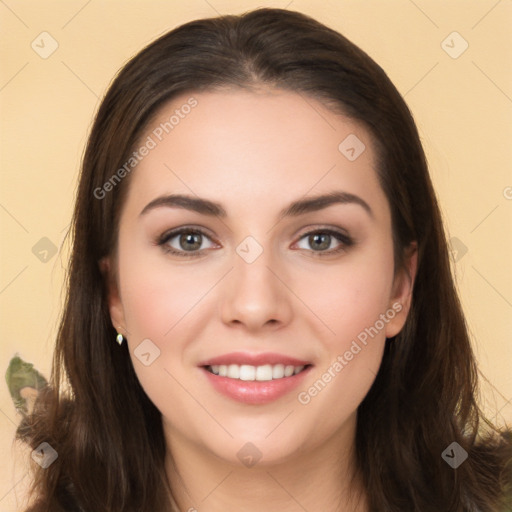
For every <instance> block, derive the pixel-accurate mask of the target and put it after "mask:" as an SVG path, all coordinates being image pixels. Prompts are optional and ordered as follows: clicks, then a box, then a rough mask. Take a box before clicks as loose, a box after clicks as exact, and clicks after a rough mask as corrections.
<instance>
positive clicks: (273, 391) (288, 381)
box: [201, 366, 312, 405]
mask: <svg viewBox="0 0 512 512" xmlns="http://www.w3.org/2000/svg"><path fill="white" fill-rule="evenodd" d="M311 368H312V366H308V367H307V368H305V369H304V370H302V371H301V372H300V373H297V374H296V375H292V376H291V377H283V378H282V379H275V380H264V381H246V380H240V379H230V378H228V377H220V376H219V375H215V374H213V373H211V372H210V371H208V370H207V369H206V368H204V367H202V368H201V370H202V371H203V372H204V373H205V374H206V377H207V378H208V380H209V381H210V383H211V384H212V386H213V387H214V388H215V389H216V390H217V391H218V392H219V393H222V394H223V395H225V396H227V397H228V398H231V399H233V400H236V401H238V402H241V403H244V404H250V405H262V404H267V403H269V402H273V401H274V400H277V399H278V398H281V397H282V396H284V395H286V394H287V393H290V392H291V391H293V390H294V389H295V388H297V387H298V386H299V384H300V383H301V382H302V381H303V380H304V378H305V376H306V374H307V373H309V370H311Z"/></svg>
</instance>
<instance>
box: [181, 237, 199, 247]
mask: <svg viewBox="0 0 512 512" xmlns="http://www.w3.org/2000/svg"><path fill="white" fill-rule="evenodd" d="M199 236H200V235H199V234H187V235H182V240H185V244H188V243H191V244H194V239H197V238H199ZM195 245H196V246H197V247H192V249H198V248H199V247H200V246H201V242H197V241H196V243H195ZM189 249H190V247H189Z"/></svg>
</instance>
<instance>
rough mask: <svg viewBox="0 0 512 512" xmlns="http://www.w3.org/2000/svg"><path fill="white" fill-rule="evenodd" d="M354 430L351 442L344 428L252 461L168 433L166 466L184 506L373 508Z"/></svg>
mask: <svg viewBox="0 0 512 512" xmlns="http://www.w3.org/2000/svg"><path fill="white" fill-rule="evenodd" d="M350 430H351V441H352V442H347V441H348V439H347V435H346V434H347V432H339V433H337V434H336V435H335V436H333V439H331V440H329V442H325V443H323V444H322V445H321V446H317V447H315V449H314V450H311V451H307V452H302V453H297V454H294V455H293V456H290V457H289V458H287V459H286V460H283V461H279V462H273V463H267V464H265V465H263V464H261V463H257V464H256V465H254V466H252V467H245V466H243V465H242V464H239V465H236V464H233V463H231V462H229V461H225V460H223V459H220V458H219V457H217V456H216V455H215V454H213V453H207V452H206V451H205V450H204V448H202V447H200V446H198V445H197V444H194V443H191V442H190V441H189V440H187V439H185V438H179V436H178V438H177V433H176V432H172V436H171V433H168V434H166V437H167V446H168V453H167V457H166V470H167V475H168V478H169V483H170V487H171V489H172V494H173V497H174V499H175V501H176V503H177V505H178V507H179V510H181V511H182V512H225V511H226V510H244V511H246V512H261V510H265V511H266V512H304V510H307V511H308V512H320V511H322V512H324V511H325V510H330V511H339V512H342V511H343V512H368V510H369V509H368V505H367V503H366V498H365V493H364V491H363V486H362V484H361V480H360V478H359V477H358V476H357V475H356V474H355V472H354V468H355V467H356V465H355V455H354V450H353V447H354V443H353V441H354V435H355V428H353V429H350ZM171 439H172V442H171ZM342 440H343V441H344V442H343V443H342V444H340V443H341V441H342ZM333 446H337V447H338V448H337V450H333ZM340 447H341V448H340Z"/></svg>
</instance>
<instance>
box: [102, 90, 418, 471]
mask: <svg viewBox="0 0 512 512" xmlns="http://www.w3.org/2000/svg"><path fill="white" fill-rule="evenodd" d="M172 116H173V117H172ZM143 146H144V147H146V150H144V149H140V148H142V147H143ZM136 158H137V159H138V160H139V163H138V165H137V166H136V169H135V170H134V171H133V173H132V175H131V176H130V180H131V181H130V184H129V191H128V195H127V199H126V202H125V204H124V207H123V211H122V214H121V219H120V228H119V239H118V256H117V259H116V260H115V261H111V262H110V264H111V265H116V267H117V275H118V278H117V285H113V286H112V289H111V294H110V311H111V316H112V321H113V324H114V326H115V327H116V328H118V330H119V331H120V332H122V333H123V334H124V335H125V336H126V338H127V340H128V348H129V351H130V355H131V358H132V361H133V366H134V368H135V371H136V373H137V376H138V378H139V380H140V383H141V385H142V386H143V388H144V390H145V391H146V393H147V395H148V396H149V398H150V399H151V401H152V402H153V403H154V404H155V406H156V407H157V408H158V409H159V410H160V411H161V413H162V416H163V422H164V429H165V432H166V433H167V434H168V441H169V443H170V444H171V450H176V451H178V450H189V451H191V450H192V451H193V450H196V453H202V454H205V453H209V454H214V455H216V456H218V457H220V458H221V459H223V460H224V461H226V462H232V463H235V464H245V465H247V466H250V465H252V464H254V463H255V462H258V464H265V463H269V464H270V463H275V462H283V461H285V460H292V459H293V457H294V456H295V457H296V456H299V454H306V453H307V452H311V451H313V450H318V449H319V448H320V447H321V446H323V447H326V446H329V445H330V444H331V443H336V446H339V443H340V440H342V439H345V440H346V439H352V436H353V433H354V429H355V419H356V411H357V407H358V405H359V404H360V403H361V401H362V400H363V398H364V397H365V395H366V393H367V392H368V390H369V389H370V387H371V385H372V382H373V381H374V379H375V376H376V374H377V371H378V369H379V365H380V362H381V358H382V354H383V349H384V344H385V338H386V337H391V336H394V335H395V334H397V333H398V332H399V330H400V329H401V328H402V326H403V323H404V321H405V318H406V314H407V311H408V307H409V301H408V298H409V295H410V292H411V286H412V283H411V281H410V280H409V279H408V278H406V275H405V273H404V274H400V275H396V276H394V274H393V244H392V231H391V216H390V209H389V205H388V203H387V200H386V197H385V195H384V193H383V191H382V189H381V187H380V185H379V183H378V179H377V173H376V168H375V154H374V151H373V148H372V142H371V140H370V137H369V134H368V132H367V131H366V130H365V129H363V128H362V127H361V126H360V125H359V124H356V123H355V122H353V121H350V120H349V119H347V118H344V117H342V116H340V115H336V114H334V113H332V112H330V111H328V110H326V109H325V108H324V107H323V106H322V105H321V104H320V103H318V102H316V101H315V100H313V99H312V98H309V97H304V96H302V95H299V94H296V93H292V92H285V91H277V90H272V91H265V92H258V93H255V92H246V91H241V90H231V91H226V92H212V93H198V94H189V95H183V96H181V97H179V98H176V99H174V100H173V101H172V103H170V104H168V105H166V106H165V107H164V108H163V109H161V111H160V112H159V114H158V116H157V117H156V119H155V120H154V121H153V122H152V123H151V126H150V127H149V128H148V130H147V132H146V133H145V135H144V136H143V137H142V138H141V140H140V144H139V145H138V146H137V156H136ZM110 193H115V192H110ZM178 196H185V197H186V199H185V198H178ZM320 196H322V197H323V199H321V200H320V199H319V200H317V201H314V199H315V198H319V197H320ZM329 196H330V197H331V199H329ZM173 198H174V199H173ZM213 204H214V205H213ZM178 229H180V230H183V232H182V233H174V232H175V231H176V230H178ZM414 261H415V257H412V258H411V266H410V270H411V272H412V275H413V276H414V272H415V270H414V265H415V263H414ZM112 342H113V343H114V340H112ZM119 350H122V348H120V349H119ZM212 366H213V367H212ZM287 366H289V367H291V369H290V368H288V369H287V368H286V367H287ZM302 367H303V368H302ZM212 371H214V372H215V373H219V375H215V374H214V373H211V372H212ZM226 372H228V373H227V375H226ZM292 372H298V373H295V374H294V375H291V376H287V375H289V373H292ZM223 375H224V376H223ZM254 379H256V380H254ZM333 446H334V444H333Z"/></svg>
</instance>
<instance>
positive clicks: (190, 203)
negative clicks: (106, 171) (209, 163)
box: [139, 191, 374, 220]
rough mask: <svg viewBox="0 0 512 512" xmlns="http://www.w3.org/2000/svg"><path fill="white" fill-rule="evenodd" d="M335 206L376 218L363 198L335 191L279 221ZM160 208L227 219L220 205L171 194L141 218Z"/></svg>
mask: <svg viewBox="0 0 512 512" xmlns="http://www.w3.org/2000/svg"><path fill="white" fill-rule="evenodd" d="M334 204H356V205H359V206H361V207H362V208H363V209H364V210H365V211H366V213H368V215H369V216H370V217H371V218H374V215H373V211H372V209H371V208H370V205H369V204H368V203H367V202H366V201H365V200H364V199H362V198H361V197H359V196H356V195H354V194H350V193H348V192H343V191H333V192H329V193H327V194H322V195H318V196H313V197H306V198H304V199H299V200H297V201H293V202H292V203H290V204H289V205H288V206H287V207H286V208H284V209H283V210H281V211H280V212H279V214H278V220H282V219H283V218H285V217H297V216H299V215H303V214H305V213H310V212H316V211H319V210H323V209H324V208H327V207H329V206H331V205H334ZM159 207H168V208H183V209H185V210H190V211H194V212H197V213H200V214H202V215H208V216H212V217H214V216H215V217H220V218H223V219H224V218H226V217H227V213H226V210H225V209H224V208H223V206H222V205H221V204H220V203H217V202H215V201H210V200H208V199H203V198H200V197H194V196H189V195H183V194H169V195H165V196H160V197H157V198H156V199H153V200H152V201H151V202H150V203H148V204H147V205H146V206H145V207H144V209H143V210H142V211H141V212H140V214H139V216H141V215H144V214H146V213H148V212H149V211H151V210H154V209H155V208H159Z"/></svg>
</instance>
